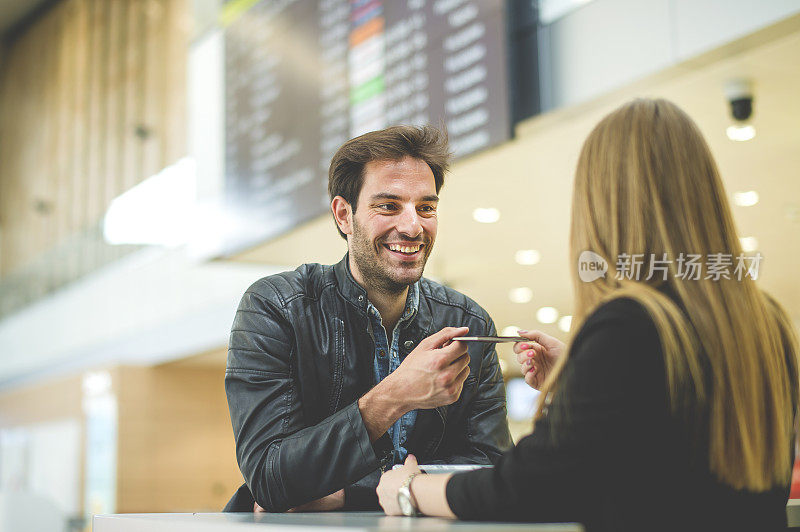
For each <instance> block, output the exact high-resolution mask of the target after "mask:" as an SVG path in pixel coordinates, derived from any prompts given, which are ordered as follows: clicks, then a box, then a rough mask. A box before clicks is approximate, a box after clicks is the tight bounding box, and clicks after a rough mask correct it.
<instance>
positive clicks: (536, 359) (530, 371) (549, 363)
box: [514, 331, 566, 390]
mask: <svg viewBox="0 0 800 532" xmlns="http://www.w3.org/2000/svg"><path fill="white" fill-rule="evenodd" d="M519 335H520V336H523V337H525V338H528V339H530V340H531V341H530V342H517V343H515V344H514V353H516V354H517V362H519V364H520V371H522V375H523V376H524V377H525V382H526V383H528V386H530V387H531V388H536V389H537V390H538V389H540V388H541V386H542V384H544V381H545V380H546V379H547V376H548V375H549V374H550V370H551V369H553V366H555V364H556V362H557V361H558V359H559V358H561V357H562V356H563V355H564V351H565V350H566V346H565V345H564V343H563V342H562V341H560V340H558V339H557V338H553V337H552V336H549V335H547V334H544V333H543V332H541V331H519Z"/></svg>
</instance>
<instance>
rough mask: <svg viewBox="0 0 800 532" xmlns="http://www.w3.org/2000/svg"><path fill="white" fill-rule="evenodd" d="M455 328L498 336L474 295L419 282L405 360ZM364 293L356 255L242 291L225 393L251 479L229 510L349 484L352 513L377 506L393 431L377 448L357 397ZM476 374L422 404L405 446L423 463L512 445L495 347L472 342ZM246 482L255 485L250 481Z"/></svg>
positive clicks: (366, 368) (361, 378)
mask: <svg viewBox="0 0 800 532" xmlns="http://www.w3.org/2000/svg"><path fill="white" fill-rule="evenodd" d="M446 326H469V328H470V334H474V335H490V334H495V328H494V324H493V323H492V320H491V318H490V317H489V315H488V314H487V313H486V311H484V310H483V309H482V308H481V307H479V306H478V305H477V304H476V303H475V302H474V301H472V300H471V299H469V298H467V297H466V296H464V295H462V294H460V293H458V292H456V291H455V290H452V289H450V288H447V287H444V286H442V285H439V284H437V283H434V282H432V281H429V280H427V279H421V280H420V302H419V310H418V312H417V316H416V318H415V319H414V320H413V321H412V322H411V323H410V324H408V326H407V327H406V328H405V329H403V331H402V336H401V338H400V346H401V350H402V352H403V356H404V355H405V354H407V353H409V352H411V350H412V349H414V348H415V347H416V346H417V344H418V343H419V342H420V340H422V339H423V338H425V337H427V336H430V335H431V334H433V333H434V332H437V331H438V330H440V329H441V328H443V327H446ZM374 349H375V347H374V343H373V339H372V333H371V329H370V326H369V317H368V315H367V293H366V291H365V290H364V289H363V288H362V287H361V286H360V285H359V284H358V283H356V282H355V280H354V279H353V277H352V275H351V273H350V270H349V266H348V259H347V256H346V255H345V258H344V259H343V260H342V261H341V262H339V263H338V264H336V265H334V266H323V265H320V264H304V265H302V266H300V267H299V268H297V269H296V270H295V271H291V272H283V273H280V274H277V275H272V276H269V277H265V278H263V279H261V280H259V281H257V282H256V283H254V284H253V285H252V286H251V287H250V288H249V289H248V290H247V291H246V292H245V294H244V296H243V297H242V301H241V303H240V304H239V310H238V311H237V313H236V318H235V320H234V323H233V327H232V330H231V337H230V344H229V349H228V366H227V370H226V372H225V390H226V393H227V396H228V406H229V408H230V413H231V421H232V423H233V432H234V436H235V438H236V457H237V459H238V462H239V467H240V469H241V471H242V474H243V475H244V478H245V481H246V486H242V488H240V489H239V491H238V492H237V494H236V495H235V496H234V498H233V499H231V501H230V502H229V503H228V506H227V507H226V511H252V508H253V504H252V501H253V498H252V496H251V495H250V493H252V494H253V495H255V500H256V501H258V503H259V505H261V506H262V507H263V508H264V509H265V510H267V511H272V512H278V511H285V510H287V509H289V508H292V507H295V506H298V505H300V504H304V503H306V502H309V501H312V500H315V499H318V498H320V497H323V496H325V495H328V494H330V493H333V492H335V491H338V490H339V489H342V488H345V507H346V508H348V509H357V508H377V498H376V496H375V486H376V485H377V483H378V479H379V477H380V470H381V468H382V467H386V466H389V465H391V463H392V457H393V453H392V444H391V441H390V439H389V436H388V435H387V434H384V435H383V436H382V437H381V438H379V439H378V440H377V441H375V442H374V443H370V441H369V436H368V435H367V429H366V427H365V426H364V422H363V420H362V418H361V413H360V411H359V409H358V399H359V397H361V396H362V395H364V393H366V392H367V391H368V390H369V389H370V387H372V386H373V385H374V376H373V364H374ZM469 354H470V358H471V362H470V375H469V377H468V378H467V380H466V382H465V384H464V388H463V391H462V392H461V397H460V398H459V399H458V401H456V402H455V403H453V404H452V405H449V406H446V407H440V408H436V409H431V410H419V411H418V415H417V419H416V422H415V425H414V428H413V429H412V431H411V433H410V434H409V436H408V440H407V442H406V448H407V449H408V451H409V452H410V453H413V454H414V455H415V456H416V457H417V459H418V460H419V462H420V463H437V462H438V463H490V462H491V461H492V459H494V458H496V457H497V456H498V455H499V454H500V453H501V452H502V451H504V450H505V449H507V448H509V447H510V446H511V444H512V443H511V436H510V434H509V432H508V425H507V421H506V403H505V387H504V385H503V379H502V375H501V373H500V368H499V365H498V361H497V354H496V353H495V350H494V346H493V345H491V344H478V343H473V344H470V348H469ZM248 486H249V490H248V489H247V487H248Z"/></svg>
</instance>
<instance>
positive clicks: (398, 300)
mask: <svg viewBox="0 0 800 532" xmlns="http://www.w3.org/2000/svg"><path fill="white" fill-rule="evenodd" d="M349 265H350V273H352V274H353V279H355V281H356V282H357V283H358V284H359V285H361V286H362V287H363V288H364V289H365V290H366V291H367V299H369V301H370V303H372V304H373V305H374V306H375V308H376V309H378V313H380V315H381V322H383V328H384V329H386V333H387V334H389V335H391V334H392V331H393V330H394V326H395V325H397V322H398V321H399V320H400V317H401V316H402V315H403V311H404V310H405V308H406V298H407V297H408V287H407V286H406V287H405V288H404V289H403V290H402V291H400V292H396V293H393V292H386V291H383V290H378V289H376V288H375V287H373V286H369V284H368V283H367V282H366V281H365V280H364V277H363V276H362V275H361V272H360V271H359V269H358V266H356V265H355V264H354V263H353V259H352V257H351V258H350V262H349Z"/></svg>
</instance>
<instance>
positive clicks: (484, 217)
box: [472, 207, 500, 224]
mask: <svg viewBox="0 0 800 532" xmlns="http://www.w3.org/2000/svg"><path fill="white" fill-rule="evenodd" d="M472 217H473V218H474V219H475V221H476V222H480V223H482V224H493V223H495V222H496V221H498V220H499V219H500V211H498V210H497V209H495V208H494V207H478V208H477V209H475V210H474V211H472Z"/></svg>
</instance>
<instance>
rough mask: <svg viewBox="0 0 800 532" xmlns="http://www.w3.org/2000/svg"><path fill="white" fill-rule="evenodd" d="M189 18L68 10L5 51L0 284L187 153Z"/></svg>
mask: <svg viewBox="0 0 800 532" xmlns="http://www.w3.org/2000/svg"><path fill="white" fill-rule="evenodd" d="M188 7H189V6H188V1H187V0H63V1H61V2H59V3H57V4H55V5H54V6H53V7H52V8H51V9H49V10H48V11H47V12H45V13H44V14H43V15H42V16H41V17H40V18H39V19H37V20H36V21H34V22H33V23H32V24H31V25H30V26H28V27H27V28H26V29H24V30H23V31H21V32H19V34H18V35H17V36H16V38H15V40H13V41H12V42H10V43H7V47H6V49H5V53H4V63H3V69H2V72H1V73H0V234H2V239H0V276H2V275H6V274H8V273H10V272H13V271H15V270H16V269H18V268H23V267H25V266H26V265H28V264H30V263H32V262H33V261H35V260H37V259H38V258H40V257H41V256H42V254H43V253H46V252H47V251H48V250H51V249H53V248H54V247H55V246H57V245H59V244H60V243H63V242H64V241H65V239H68V238H69V237H70V235H73V234H75V233H77V232H80V231H83V230H86V229H87V228H90V227H92V226H95V225H96V224H97V223H98V222H99V221H100V220H101V219H102V216H103V215H104V213H105V211H106V209H107V207H108V205H109V203H110V202H111V200H112V199H113V198H115V197H116V196H118V195H119V194H121V193H122V192H124V191H125V190H127V189H129V188H130V187H131V186H133V185H135V184H136V183H138V182H140V181H141V180H143V179H144V178H146V177H149V176H151V175H153V174H155V173H157V172H158V171H160V170H161V169H162V168H164V167H165V166H167V165H169V164H172V163H173V162H175V161H176V160H177V159H178V158H180V157H181V156H182V155H183V154H184V153H185V146H186V139H185V136H186V134H185V126H184V124H185V118H186V111H185V92H186V75H185V72H186V60H187V51H188V35H189V24H188V23H187V20H189V10H188ZM85 252H88V251H85ZM75 260H83V258H82V257H76V258H75Z"/></svg>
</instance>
